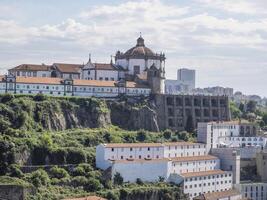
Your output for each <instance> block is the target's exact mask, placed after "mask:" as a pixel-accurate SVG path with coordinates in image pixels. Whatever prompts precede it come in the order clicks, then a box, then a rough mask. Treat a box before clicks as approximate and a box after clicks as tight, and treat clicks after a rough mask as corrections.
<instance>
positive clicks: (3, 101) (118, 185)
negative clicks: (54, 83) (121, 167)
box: [0, 95, 195, 200]
mask: <svg viewBox="0 0 267 200" xmlns="http://www.w3.org/2000/svg"><path fill="white" fill-rule="evenodd" d="M136 106H137V107H138V106H143V105H142V104H140V105H139V104H137V105H136ZM81 107H82V108H83V111H84V109H85V111H86V112H87V113H85V114H82V115H81V116H80V117H81V118H80V119H78V120H80V123H81V124H82V123H85V122H83V121H84V120H85V116H86V117H87V116H88V113H94V115H95V114H103V113H106V112H109V110H108V108H107V105H106V103H105V102H103V101H101V100H97V99H86V98H74V97H70V98H65V97H64V98H63V97H62V98H52V97H46V96H43V95H37V96H20V95H19V96H16V97H15V96H13V95H1V96H0V132H1V134H0V183H2V184H10V185H11V184H14V185H22V186H25V187H31V188H35V191H36V194H34V195H32V196H29V197H28V199H29V200H30V199H34V200H37V199H38V200H39V199H47V200H50V199H62V198H64V197H76V196H85V195H89V194H96V195H100V196H103V197H106V198H108V199H125V198H126V197H127V198H129V199H135V197H142V196H143V195H146V196H149V195H154V194H156V195H158V196H159V198H161V199H170V200H172V199H185V197H184V196H183V194H182V192H181V191H180V188H179V187H178V186H175V185H171V184H166V183H163V182H162V180H160V179H159V182H158V183H155V184H150V183H143V182H142V181H141V180H137V181H136V184H125V183H123V181H122V178H121V176H120V175H116V176H115V179H114V180H109V179H108V178H107V177H106V174H105V173H104V172H103V171H101V170H98V169H96V167H95V147H96V145H98V144H99V143H110V142H117V143H121V142H129V143H134V142H164V141H179V140H186V141H194V140H195V135H194V134H189V133H187V132H173V131H171V130H165V131H164V132H159V133H154V132H148V131H145V130H139V131H127V130H123V129H120V128H118V127H115V126H112V125H109V126H106V127H103V128H85V129H80V128H77V127H76V126H73V127H72V126H69V127H57V126H56V123H55V122H54V121H55V120H53V119H59V118H56V117H55V118H53V117H52V116H54V115H57V116H60V115H66V113H68V112H73V113H77V112H80V108H81ZM70 117H71V116H67V117H66V118H70ZM94 120H95V119H93V118H90V119H88V122H87V123H91V122H92V121H94ZM94 123H95V122H94ZM70 124H71V123H70ZM89 125H90V126H91V124H89ZM92 127H95V126H94V124H92ZM96 127H97V126H96ZM61 128H63V129H64V128H68V129H66V130H65V131H59V130H61ZM16 163H17V164H16ZM29 165H31V166H29ZM33 167H34V168H33ZM178 197H179V198H178Z"/></svg>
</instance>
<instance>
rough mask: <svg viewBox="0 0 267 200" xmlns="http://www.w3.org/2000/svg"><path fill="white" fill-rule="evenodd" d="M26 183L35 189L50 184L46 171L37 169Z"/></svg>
mask: <svg viewBox="0 0 267 200" xmlns="http://www.w3.org/2000/svg"><path fill="white" fill-rule="evenodd" d="M28 181H29V182H30V183H32V184H33V185H34V186H35V187H40V186H47V185H49V183H50V179H49V176H48V174H47V173H46V171H44V170H43V169H38V170H37V171H35V172H33V173H31V174H30V176H29V177H28Z"/></svg>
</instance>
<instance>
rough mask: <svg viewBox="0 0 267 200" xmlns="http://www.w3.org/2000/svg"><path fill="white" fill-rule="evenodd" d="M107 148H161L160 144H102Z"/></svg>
mask: <svg viewBox="0 0 267 200" xmlns="http://www.w3.org/2000/svg"><path fill="white" fill-rule="evenodd" d="M104 146H105V147H107V148H116V147H119V148H120V147H121V148H122V147H123V148H131V147H133V148H135V147H136V148H140V147H163V144H162V143H109V144H104Z"/></svg>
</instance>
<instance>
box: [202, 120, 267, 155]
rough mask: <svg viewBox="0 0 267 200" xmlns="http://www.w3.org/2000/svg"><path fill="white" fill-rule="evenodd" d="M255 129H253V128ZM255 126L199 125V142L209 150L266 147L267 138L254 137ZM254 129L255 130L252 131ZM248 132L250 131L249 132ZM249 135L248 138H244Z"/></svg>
mask: <svg viewBox="0 0 267 200" xmlns="http://www.w3.org/2000/svg"><path fill="white" fill-rule="evenodd" d="M251 127H253V128H251ZM254 128H255V127H254V126H252V125H249V124H246V125H243V124H242V123H240V122H201V123H198V129H197V132H198V133H197V138H198V142H203V143H205V144H207V150H208V151H209V150H210V149H211V148H220V147H225V146H227V147H250V146H252V147H265V146H266V144H267V138H264V137H260V136H252V134H255V133H254V132H256V131H255V130H254ZM251 129H253V130H251ZM247 130H248V131H247ZM244 135H247V137H244Z"/></svg>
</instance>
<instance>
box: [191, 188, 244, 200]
mask: <svg viewBox="0 0 267 200" xmlns="http://www.w3.org/2000/svg"><path fill="white" fill-rule="evenodd" d="M237 195H241V194H240V192H238V191H237V190H234V189H232V190H225V191H220V192H212V193H205V194H202V195H200V196H198V197H195V198H194V199H195V200H218V199H225V198H229V197H232V196H237Z"/></svg>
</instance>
